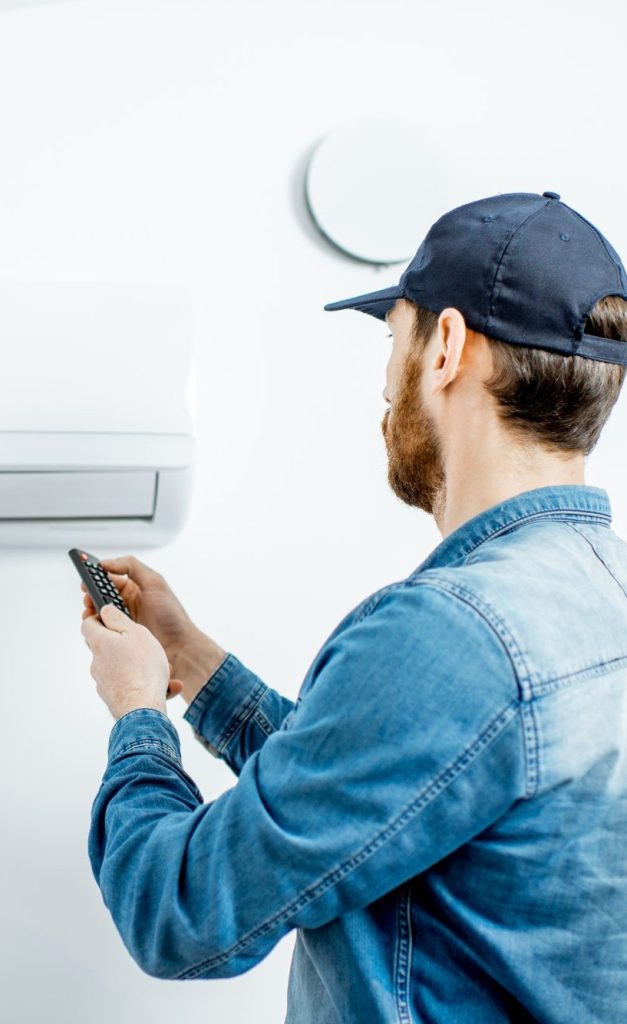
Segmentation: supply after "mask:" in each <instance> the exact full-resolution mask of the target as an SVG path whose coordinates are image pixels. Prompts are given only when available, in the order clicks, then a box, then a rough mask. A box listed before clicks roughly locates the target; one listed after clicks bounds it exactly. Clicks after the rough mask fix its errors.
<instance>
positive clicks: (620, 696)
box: [82, 192, 627, 1024]
mask: <svg viewBox="0 0 627 1024" xmlns="http://www.w3.org/2000/svg"><path fill="white" fill-rule="evenodd" d="M626 300H627V277H626V275H625V270H624V267H623V265H622V263H621V261H620V259H619V257H618V255H617V254H616V252H615V250H614V249H613V248H612V247H611V245H610V244H609V242H608V241H607V240H606V239H605V238H604V237H603V236H602V235H601V234H600V232H599V231H598V230H597V229H596V228H595V227H594V226H593V225H591V224H590V223H589V222H588V221H587V220H585V219H584V218H583V217H581V215H580V214H578V213H576V212H575V211H574V210H572V209H571V208H570V207H568V206H566V205H565V204H563V203H561V202H560V197H559V196H558V195H557V194H556V193H554V192H545V193H543V195H538V194H536V193H511V194H501V195H496V196H490V197H488V198H486V199H481V200H478V201H476V202H473V203H468V204H466V205H464V206H461V207H458V208H456V209H454V210H452V211H450V212H448V213H446V214H445V215H444V216H443V217H441V218H440V219H439V220H438V221H436V223H435V224H434V225H433V226H432V228H431V229H430V231H429V233H428V234H427V236H426V238H425V240H424V241H423V243H422V245H421V246H420V248H419V249H418V252H417V253H416V256H415V257H414V259H413V260H412V262H411V263H410V265H409V266H408V268H407V269H406V270H405V272H404V273H403V275H402V277H401V279H400V282H399V284H398V285H396V286H393V287H391V288H386V289H383V290H382V291H379V292H375V293H372V294H370V295H362V296H357V297H356V298H352V299H347V300H344V301H342V302H338V303H332V304H330V305H328V306H326V307H325V308H326V309H341V308H354V309H359V310H361V311H363V312H366V313H369V314H370V315H373V316H375V317H378V318H379V319H381V320H384V319H386V320H387V323H388V325H389V327H390V329H391V331H392V336H393V346H392V354H391V357H390V360H389V363H388V366H387V371H386V377H387V381H386V386H385V391H384V397H385V399H386V400H387V401H388V402H389V409H388V411H387V412H386V413H385V416H384V419H383V423H382V429H383V434H384V438H385V443H386V447H387V451H388V456H389V482H390V485H391V486H392V488H393V489H394V492H395V493H396V494H397V495H398V496H399V497H400V498H401V499H402V500H403V501H404V502H406V503H407V504H409V505H413V506H415V507H417V508H421V509H423V510H424V511H426V512H428V513H430V514H432V515H433V516H434V517H435V520H436V522H437V525H438V527H439V529H440V532H441V534H442V538H443V539H442V542H441V543H440V544H439V545H438V546H437V547H436V548H435V550H434V551H433V552H432V553H431V554H430V555H429V557H428V558H426V560H425V561H424V562H423V563H422V564H421V565H420V566H418V568H417V569H415V570H414V571H413V572H412V573H411V574H410V575H409V576H408V577H407V578H406V579H404V580H401V581H398V582H394V583H391V584H389V585H387V586H385V587H383V588H382V589H381V590H379V591H377V592H376V593H375V594H372V595H370V596H369V597H367V598H366V599H365V600H364V601H363V602H362V603H361V604H360V605H359V606H358V607H357V608H355V609H353V611H351V612H349V614H348V615H346V617H345V618H344V619H343V620H342V621H341V622H340V623H339V625H338V626H337V627H336V629H335V630H334V632H333V633H332V634H331V636H330V637H329V638H328V639H327V641H326V642H325V643H324V644H323V646H322V647H321V649H320V651H319V652H318V654H317V655H316V657H315V659H314V661H313V663H312V665H311V666H310V668H309V670H308V672H307V674H306V676H305V679H304V681H303V683H302V685H301V689H300V693H299V696H298V699H297V701H296V702H295V703H292V702H291V701H289V700H287V699H286V698H284V697H281V696H280V695H279V694H278V693H277V692H276V691H274V690H272V689H270V688H268V687H267V686H266V685H265V684H264V683H263V682H262V681H261V679H259V678H258V677H257V676H256V675H255V674H254V673H253V672H251V671H250V670H249V669H248V668H246V667H245V666H244V665H243V664H242V663H241V662H240V661H239V660H238V659H237V658H236V657H235V655H234V654H232V653H230V652H229V653H227V652H226V651H225V650H223V649H222V648H221V647H220V646H219V645H218V644H217V643H215V642H214V641H212V640H211V639H210V638H209V637H207V636H206V635H205V634H203V633H202V632H201V631H200V630H199V629H198V628H197V627H196V626H194V625H193V624H192V622H191V621H190V620H189V618H188V616H187V615H186V613H185V611H184V610H183V608H182V606H181V605H180V604H179V602H178V601H177V599H176V598H175V597H174V595H173V594H172V592H171V591H170V589H169V587H168V585H167V583H166V582H165V580H164V579H163V578H162V577H161V576H159V575H158V574H157V573H155V572H154V571H153V570H151V569H149V568H148V567H147V566H145V565H143V564H142V563H141V562H139V561H138V560H137V559H135V558H132V557H127V558H117V559H113V560H110V561H108V562H105V563H104V564H105V566H106V568H107V569H108V570H109V571H110V572H111V574H112V577H113V579H114V580H115V581H116V583H118V585H119V586H120V589H121V591H122V594H123V597H124V600H125V601H126V603H127V605H128V606H129V607H130V609H131V612H132V613H133V615H134V618H135V619H136V620H137V621H136V622H129V620H128V618H127V617H126V616H124V615H123V614H122V613H119V612H118V611H117V609H115V608H113V607H111V606H108V607H106V608H104V609H103V611H102V619H103V622H100V621H99V620H98V619H97V618H96V616H95V614H94V612H95V609H94V607H93V605H91V602H90V601H89V598H88V597H86V598H85V603H86V608H85V611H84V613H83V618H84V622H83V627H82V630H83V635H84V638H85V640H86V641H87V643H88V645H89V646H90V648H91V651H92V653H93V661H92V669H91V671H92V675H93V676H94V678H95V679H96V681H97V684H98V692H99V694H100V696H101V697H102V698H103V700H104V701H105V702H106V703H107V705H108V707H109V708H110V710H111V712H112V714H113V717H114V718H115V719H117V721H116V724H115V725H114V726H113V728H112V731H111V736H110V741H109V762H108V766H107V769H106V771H105V775H104V779H103V782H102V786H101V788H100V791H99V793H98V795H97V796H96V799H95V801H94V805H93V809H92V827H91V831H90V835H89V855H90V859H91V864H92V867H93V871H94V875H95V877H96V880H97V882H98V884H99V886H100V888H101V891H102V895H103V898H104V901H105V903H106V905H107V907H108V908H109V910H110V912H111V914H112V917H113V920H114V922H115V924H116V927H117V928H118V930H119V932H120V935H121V936H122V939H123V941H124V943H125V944H126V946H127V948H128V950H129V952H130V953H131V955H132V956H133V957H134V959H135V960H136V961H137V963H138V964H139V965H140V967H142V969H143V970H144V971H146V972H147V973H149V974H151V975H153V976H155V977H158V978H171V979H191V978H221V977H227V976H231V975H236V974H240V973H242V972H244V971H246V970H248V969H249V968H251V967H252V966H253V965H254V964H256V963H258V962H259V961H260V960H261V959H263V957H265V956H266V955H267V953H268V952H269V951H270V950H271V949H272V948H273V946H274V945H275V944H276V942H277V941H278V940H279V939H280V938H281V937H282V936H283V935H285V934H286V932H288V931H290V930H291V929H293V928H295V929H297V937H296V944H295V949H294V957H293V961H292V967H291V971H290V979H289V992H288V1014H287V1020H288V1021H289V1022H294V1024H296V1022H297V1024H309V1022H311V1024H313V1022H315V1024H332V1022H333V1024H337V1022H352V1021H355V1022H364V1024H376V1022H390V1021H401V1022H416V1024H417V1022H421V1024H422V1022H429V1024H450V1022H455V1024H497V1022H498V1024H502V1022H505V1021H510V1022H524V1021H543V1022H550V1024H567V1022H568V1024H574V1022H582V1024H583V1022H586V1024H593V1022H604V1024H609V1022H618V1021H624V1019H625V1006H627V871H626V870H625V866H626V863H627V860H626V857H627V545H626V544H625V542H624V541H622V540H621V539H619V538H618V537H617V536H616V535H615V534H614V532H613V531H612V530H611V528H610V523H611V511H610V505H609V500H608V496H607V493H606V491H605V490H603V489H601V488H597V487H592V486H588V485H586V484H585V483H584V458H585V456H586V455H587V454H589V452H590V451H591V450H592V448H593V447H594V445H595V444H596V441H597V439H598V437H599V434H600V432H601V429H602V427H603V424H604V423H605V421H606V419H607V417H608V415H609V413H610V410H611V408H612V406H613V404H614V402H615V401H616V399H617V397H618V394H619V391H620V388H621V386H622V383H623V378H624V375H625V369H624V367H625V365H627V345H626V344H625V341H626V340H627V320H626V319H625V315H626V311H627V301H626ZM103 623H104V624H103ZM168 683H170V687H171V692H172V693H176V692H180V693H182V695H183V697H184V699H185V700H186V701H187V702H188V703H189V707H188V709H187V710H186V712H185V716H184V717H185V718H186V720H187V721H188V722H189V723H190V724H191V725H192V727H193V728H194V731H195V734H196V736H197V737H198V739H199V740H201V742H203V743H204V744H205V745H206V746H207V747H208V749H209V750H210V751H212V752H213V753H214V754H216V755H217V756H219V757H222V758H223V759H224V760H225V761H226V763H227V764H229V765H230V767H231V768H232V769H233V771H234V772H235V773H236V775H238V780H237V784H236V785H235V786H234V787H233V788H231V789H229V790H228V791H227V792H225V793H223V794H222V795H221V796H220V797H219V798H218V799H217V800H214V801H212V802H211V803H208V804H204V803H203V802H202V796H201V793H200V792H199V790H198V788H197V786H196V785H195V783H194V782H193V781H192V779H191V778H189V776H188V775H187V774H186V773H185V771H184V770H183V767H182V765H181V760H180V747H179V739H178V734H177V732H176V730H175V728H174V726H173V725H172V723H171V722H170V720H169V718H168V716H167V710H166V689H167V687H168Z"/></svg>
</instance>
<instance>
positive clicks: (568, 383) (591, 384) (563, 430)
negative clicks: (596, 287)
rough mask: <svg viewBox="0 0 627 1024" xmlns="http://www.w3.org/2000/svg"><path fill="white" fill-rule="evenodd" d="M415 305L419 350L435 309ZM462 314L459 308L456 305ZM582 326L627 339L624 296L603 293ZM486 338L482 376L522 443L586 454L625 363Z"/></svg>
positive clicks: (432, 326) (604, 335)
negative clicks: (488, 358) (488, 367)
mask: <svg viewBox="0 0 627 1024" xmlns="http://www.w3.org/2000/svg"><path fill="white" fill-rule="evenodd" d="M412 305H413V306H414V307H415V311H416V316H415V322H414V335H413V338H414V343H415V347H416V349H417V351H419V352H421V351H422V349H423V348H424V347H425V345H426V344H427V342H428V341H429V338H430V337H431V335H432V334H433V332H434V330H435V329H436V327H437V324H438V317H439V314H438V313H434V312H433V311H432V310H430V309H426V308H425V307H424V306H418V305H417V304H416V303H412ZM460 312H461V313H462V315H463V310H460ZM584 332H585V333H586V334H595V335H598V336H599V337H601V338H612V339H614V340H616V341H624V342H625V343H626V344H627V300H625V299H623V298H621V297H620V296H619V295H606V296H605V297H604V298H602V299H599V301H598V302H597V303H596V305H595V306H594V307H593V309H592V310H591V311H590V314H589V316H588V319H587V320H586V323H585V327H584ZM486 337H487V338H488V339H489V342H490V347H491V350H492V354H493V358H494V372H493V374H492V376H491V377H490V378H489V379H488V380H486V381H484V387H485V388H486V390H487V391H488V392H489V394H491V395H492V396H493V398H495V399H496V403H497V415H498V416H499V418H500V419H501V421H502V422H504V423H505V424H506V425H507V426H508V428H509V429H510V430H511V431H512V433H513V434H514V435H515V437H516V439H517V440H518V442H519V443H520V444H522V445H523V446H526V447H529V448H531V447H533V446H534V445H540V446H542V447H544V448H546V449H547V450H550V451H554V452H556V453H559V452H572V451H581V452H583V454H584V455H589V454H590V452H591V451H592V450H593V448H594V447H595V445H596V443H597V441H598V439H599V435H600V434H601V431H602V429H603V427H604V425H605V423H606V420H607V419H608V417H609V415H610V412H611V409H612V406H613V405H614V403H615V402H616V399H617V398H618V395H619V393H620V390H621V387H622V385H623V380H624V379H625V374H626V372H627V366H621V365H620V364H618V363H604V362H601V361H600V360H597V359H586V358H584V356H568V355H561V354H560V353H559V352H549V351H547V350H545V349H539V348H528V347H526V346H523V345H512V344H510V343H508V342H506V341H501V340H499V339H497V338H492V337H491V336H489V335H486Z"/></svg>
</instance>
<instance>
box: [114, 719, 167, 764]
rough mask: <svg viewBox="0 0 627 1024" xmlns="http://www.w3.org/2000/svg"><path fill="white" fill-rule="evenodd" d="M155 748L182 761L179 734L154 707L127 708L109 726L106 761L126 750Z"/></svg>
mask: <svg viewBox="0 0 627 1024" xmlns="http://www.w3.org/2000/svg"><path fill="white" fill-rule="evenodd" d="M135 750H137V751H140V750H141V751H147V750H154V751H159V752H161V753H163V754H166V755H167V756H168V757H170V758H171V759H172V760H173V761H177V762H178V763H179V764H181V763H182V762H181V743H180V739H179V734H178V732H177V731H176V729H175V727H174V725H173V724H172V722H171V721H170V719H169V718H168V716H167V715H164V714H163V712H162V711H157V710H156V708H135V710H134V711H128V712H127V713H126V714H125V715H122V717H121V718H118V720H117V722H116V723H115V725H114V726H113V728H112V729H111V734H110V736H109V752H108V753H109V761H112V760H113V759H114V758H115V757H117V756H118V755H119V754H126V753H127V752H129V751H135Z"/></svg>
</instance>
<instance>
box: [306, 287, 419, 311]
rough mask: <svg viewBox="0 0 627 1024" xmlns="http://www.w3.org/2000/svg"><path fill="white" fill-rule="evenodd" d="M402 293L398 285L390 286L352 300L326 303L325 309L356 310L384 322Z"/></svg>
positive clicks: (356, 296)
mask: <svg viewBox="0 0 627 1024" xmlns="http://www.w3.org/2000/svg"><path fill="white" fill-rule="evenodd" d="M402 297H403V293H402V291H401V289H400V287H399V285H397V284H395V285H392V287H391V288H382V289H381V291H378V292H369V293H368V294H367V295H355V296H354V298H352V299H340V300H339V301H338V302H327V304H326V306H325V307H324V308H325V309H328V310H331V311H333V310H336V309H358V310H359V311H360V312H361V313H369V314H370V316H376V318H377V320H385V314H386V313H388V312H389V311H390V310H391V309H392V307H393V305H394V303H395V302H396V300H397V299H401V298H402Z"/></svg>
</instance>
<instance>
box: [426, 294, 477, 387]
mask: <svg viewBox="0 0 627 1024" xmlns="http://www.w3.org/2000/svg"><path fill="white" fill-rule="evenodd" d="M468 333H469V329H468V328H467V327H466V321H465V320H464V317H463V314H462V313H460V311H459V310H458V309H455V308H454V306H447V307H446V309H443V310H442V312H441V313H440V316H439V317H438V325H437V327H436V335H437V341H436V351H435V356H434V362H433V367H432V375H433V379H434V386H433V391H434V392H436V391H440V390H442V388H445V387H446V385H447V384H450V383H451V381H453V380H455V377H456V376H457V374H458V372H459V369H460V364H461V362H462V357H463V354H464V347H465V345H466V339H467V337H468Z"/></svg>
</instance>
